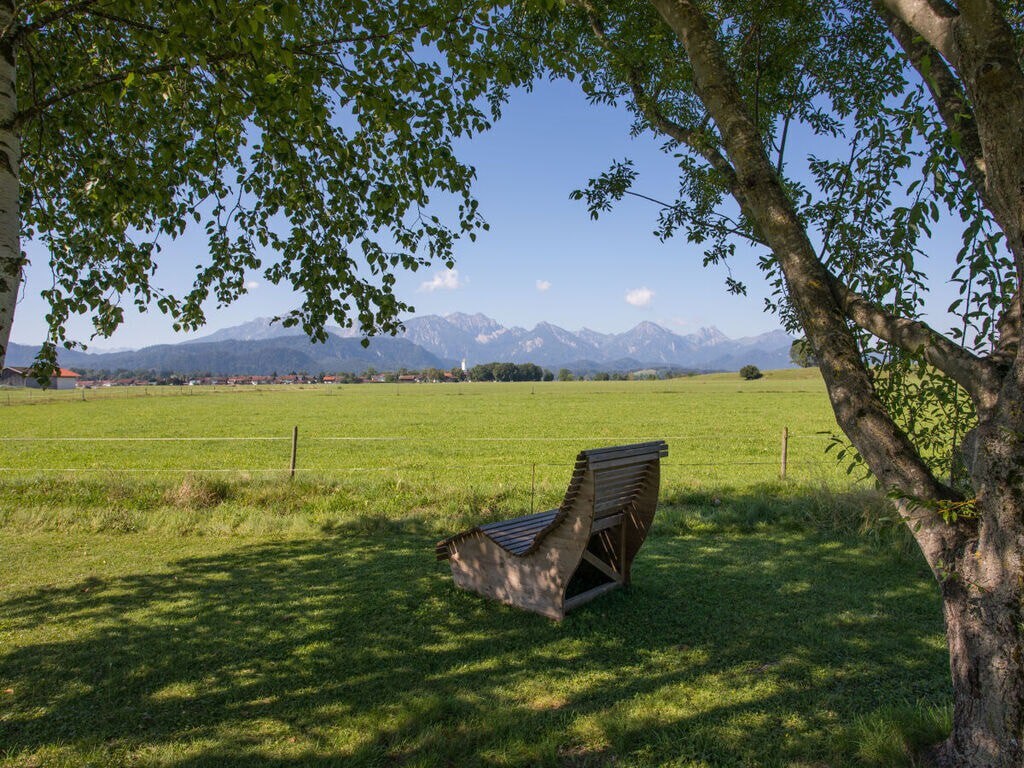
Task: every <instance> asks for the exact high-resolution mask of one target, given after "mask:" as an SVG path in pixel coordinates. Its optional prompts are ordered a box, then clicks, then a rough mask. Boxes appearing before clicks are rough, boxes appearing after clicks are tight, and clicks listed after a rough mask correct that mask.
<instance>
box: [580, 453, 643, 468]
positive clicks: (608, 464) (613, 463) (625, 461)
mask: <svg viewBox="0 0 1024 768" xmlns="http://www.w3.org/2000/svg"><path fill="white" fill-rule="evenodd" d="M650 461H653V459H650V458H647V457H642V458H636V457H633V456H623V457H616V458H610V459H603V460H601V461H600V462H591V464H590V468H591V469H593V470H595V471H599V470H602V469H612V468H614V467H628V466H630V465H634V464H641V463H644V462H650Z"/></svg>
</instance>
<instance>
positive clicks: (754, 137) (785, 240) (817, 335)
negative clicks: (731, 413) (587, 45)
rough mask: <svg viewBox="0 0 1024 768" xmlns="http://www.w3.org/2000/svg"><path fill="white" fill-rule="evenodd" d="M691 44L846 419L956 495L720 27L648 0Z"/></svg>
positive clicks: (705, 94) (872, 459)
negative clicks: (835, 275)
mask: <svg viewBox="0 0 1024 768" xmlns="http://www.w3.org/2000/svg"><path fill="white" fill-rule="evenodd" d="M650 2H651V4H652V5H653V6H654V8H655V10H657V12H658V13H659V15H660V16H661V17H662V18H663V19H664V21H665V23H666V24H667V25H668V27H669V28H670V29H671V30H672V31H673V32H674V33H675V35H676V37H677V38H678V39H679V41H680V42H681V43H682V45H683V47H684V48H685V50H686V52H687V54H688V57H689V60H690V64H691V66H692V69H693V74H694V90H695V91H696V93H697V95H698V97H699V98H700V99H701V101H702V102H703V103H704V105H705V107H706V108H707V110H708V112H709V113H710V114H711V116H712V118H713V119H714V121H715V124H716V125H717V126H718V129H719V131H720V133H721V136H722V143H723V145H724V147H725V150H726V152H727V153H728V157H729V160H730V161H731V163H732V164H733V166H734V167H735V169H736V174H737V177H738V182H739V184H740V185H741V188H742V195H737V202H739V204H740V207H741V209H742V210H743V212H744V214H745V215H746V216H747V218H748V219H749V220H750V221H751V222H753V223H754V224H755V226H757V228H758V231H759V233H763V235H764V237H765V239H766V241H767V242H768V244H769V245H770V247H771V249H772V251H773V252H774V254H775V257H776V259H777V260H778V264H779V266H780V268H781V269H782V272H783V275H784V277H785V283H786V288H787V290H788V292H789V296H790V298H791V300H792V302H793V306H794V308H795V309H796V312H797V314H798V316H799V318H800V323H801V325H802V326H803V328H804V330H805V331H806V332H807V336H808V339H809V340H810V342H811V344H812V345H813V347H814V350H815V352H816V353H817V354H818V356H819V367H820V369H821V372H822V376H823V378H824V379H825V384H826V387H827V390H828V395H829V400H830V401H831V403H832V409H833V411H834V413H835V415H836V420H837V421H838V422H839V426H840V427H841V428H842V429H843V431H844V432H845V433H846V434H847V435H848V436H849V437H850V439H851V440H852V441H853V443H854V445H855V446H856V447H857V450H858V451H859V452H860V454H861V456H863V457H864V459H865V461H866V462H867V464H868V466H869V467H870V468H871V471H872V472H873V473H874V475H875V477H876V478H877V479H878V481H879V483H880V484H881V485H882V487H884V488H888V489H899V490H900V491H901V492H902V493H904V494H906V495H908V496H913V497H916V498H919V499H932V500H939V499H954V498H958V496H959V494H958V493H957V492H956V491H955V490H953V489H952V488H950V487H949V486H947V485H945V484H943V483H942V482H941V481H939V480H938V479H937V478H936V476H935V475H934V473H933V472H932V471H931V470H930V469H929V467H928V465H927V464H926V463H925V462H924V460H923V459H922V458H921V455H920V454H919V453H918V451H917V449H916V448H915V447H914V445H913V443H911V441H910V439H909V438H908V437H907V435H906V433H905V432H904V431H903V430H901V429H900V428H899V426H898V425H897V424H896V423H895V421H894V420H893V418H892V416H891V415H890V414H889V412H888V411H887V410H886V408H885V406H884V404H883V403H882V401H881V399H880V398H879V396H878V393H877V391H876V390H875V388H874V384H873V381H872V379H871V376H870V374H869V372H868V370H867V368H866V366H865V363H864V361H863V359H862V358H861V354H860V349H859V348H858V346H857V342H856V338H855V336H854V334H853V333H852V332H851V330H850V328H849V325H848V322H849V321H848V320H847V317H846V314H845V313H844V312H843V310H842V308H841V307H840V306H839V302H838V301H837V300H836V297H835V296H834V295H833V294H832V291H831V287H830V286H829V282H830V276H829V273H828V270H827V269H826V268H825V266H824V264H822V262H821V260H820V258H819V256H818V254H817V253H816V252H815V250H814V247H813V245H812V244H811V242H810V239H809V238H808V235H807V231H806V228H805V226H804V224H803V223H802V222H801V221H800V217H799V216H798V215H797V212H796V210H795V208H794V205H793V201H792V200H791V199H790V197H789V194H788V193H787V191H786V190H785V189H784V187H783V186H782V183H781V182H780V180H779V177H778V174H777V173H776V172H775V168H774V167H773V165H772V162H771V160H770V159H769V158H768V155H767V152H766V150H765V146H764V141H763V136H762V134H761V132H760V130H759V129H758V127H757V126H756V125H754V123H753V121H752V120H751V118H750V115H749V114H748V113H747V110H746V107H745V105H744V103H743V97H742V95H741V94H740V91H739V86H738V85H737V82H736V77H735V75H734V73H733V71H732V69H731V68H730V65H729V62H728V61H727V60H726V57H725V53H724V51H723V50H722V45H721V42H720V41H719V39H718V37H717V35H716V33H715V30H714V29H712V27H711V26H710V24H709V20H708V18H707V16H706V15H705V13H704V11H703V10H702V9H701V7H700V6H698V4H697V3H696V2H694V0H650ZM914 535H915V537H916V538H917V541H918V543H919V545H920V546H921V549H922V551H923V552H924V554H925V557H926V558H927V560H928V562H929V563H930V564H931V565H932V566H933V567H935V566H936V564H937V563H938V562H939V561H940V560H941V558H942V557H943V556H944V554H945V552H946V551H947V548H948V546H949V544H950V540H951V539H950V537H953V538H954V539H955V537H956V536H957V533H956V531H954V530H953V529H951V527H950V526H946V525H944V524H943V522H942V520H941V517H940V516H939V515H937V514H935V513H930V514H929V519H928V523H927V524H926V525H923V526H921V527H920V528H919V529H918V530H916V531H914Z"/></svg>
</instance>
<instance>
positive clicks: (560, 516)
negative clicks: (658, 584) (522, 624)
mask: <svg viewBox="0 0 1024 768" xmlns="http://www.w3.org/2000/svg"><path fill="white" fill-rule="evenodd" d="M667 455H668V445H667V444H666V443H665V442H664V441H661V440H658V441H655V442H650V443H638V444H636V445H620V446H616V447H613V448H597V449H595V450H590V451H582V452H581V453H580V454H579V456H577V457H576V467H575V469H574V471H573V474H572V480H571V481H570V482H569V489H568V490H567V491H566V492H565V499H563V501H562V505H561V506H560V507H558V508H557V509H552V510H548V511H547V512H538V513H537V514H533V515H526V516H525V517H516V518H513V519H511V520H503V521H501V522H497V523H488V524H487V525H481V526H477V527H476V528H471V529H470V530H468V531H463V532H462V533H457V534H455V535H454V536H450V537H449V538H447V539H445V540H444V541H441V542H438V544H437V558H438V560H445V559H448V560H450V561H451V568H452V577H453V578H454V579H455V584H456V586H459V587H461V588H462V589H467V590H470V591H472V592H476V593H478V594H481V595H483V596H484V597H490V598H494V599H495V600H500V601H501V602H503V603H508V604H509V605H514V606H517V607H519V608H523V609H525V610H528V611H534V612H535V613H539V614H542V615H544V616H548V617H550V618H552V619H556V620H559V621H561V620H562V619H563V618H564V617H565V614H566V613H568V612H569V611H571V610H572V609H573V608H576V607H577V606H579V605H582V604H583V603H585V602H587V601H589V600H592V599H593V598H595V597H597V596H598V595H602V594H604V593H605V592H608V591H610V590H612V589H615V588H617V587H622V586H626V585H628V584H629V571H630V566H631V564H632V562H633V558H634V557H635V556H636V553H637V552H638V551H639V549H640V546H641V545H642V544H643V543H644V539H645V538H647V531H648V529H650V527H651V521H652V520H653V519H654V509H655V507H656V506H657V503H658V484H659V482H660V460H661V459H662V457H664V456H667Z"/></svg>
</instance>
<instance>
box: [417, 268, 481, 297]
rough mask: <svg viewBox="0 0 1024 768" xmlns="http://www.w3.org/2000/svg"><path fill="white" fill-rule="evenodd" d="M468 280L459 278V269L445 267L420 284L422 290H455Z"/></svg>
mask: <svg viewBox="0 0 1024 768" xmlns="http://www.w3.org/2000/svg"><path fill="white" fill-rule="evenodd" d="M467 282H469V281H468V280H464V279H460V278H459V270H457V269H443V270H441V271H440V272H438V273H437V274H436V275H434V276H433V277H432V278H431V279H430V280H427V281H426V282H424V283H421V284H420V290H421V291H428V292H432V291H454V290H455V289H456V288H461V287H462V286H464V285H465V284H466V283H467Z"/></svg>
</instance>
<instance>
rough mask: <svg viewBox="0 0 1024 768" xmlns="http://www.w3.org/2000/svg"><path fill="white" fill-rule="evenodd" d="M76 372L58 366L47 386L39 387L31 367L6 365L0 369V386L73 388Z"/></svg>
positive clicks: (76, 376) (75, 383)
mask: <svg viewBox="0 0 1024 768" xmlns="http://www.w3.org/2000/svg"><path fill="white" fill-rule="evenodd" d="M78 378H79V377H78V374H77V373H75V372H74V371H72V370H68V369H67V368H58V369H57V372H56V373H54V374H53V376H51V377H50V383H49V385H48V386H47V387H41V386H40V384H39V382H38V381H36V375H35V371H33V370H32V369H31V368H22V367H17V366H13V365H10V366H7V367H6V368H4V369H3V371H0V386H5V387H29V388H31V389H74V388H75V386H76V385H77V383H78Z"/></svg>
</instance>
